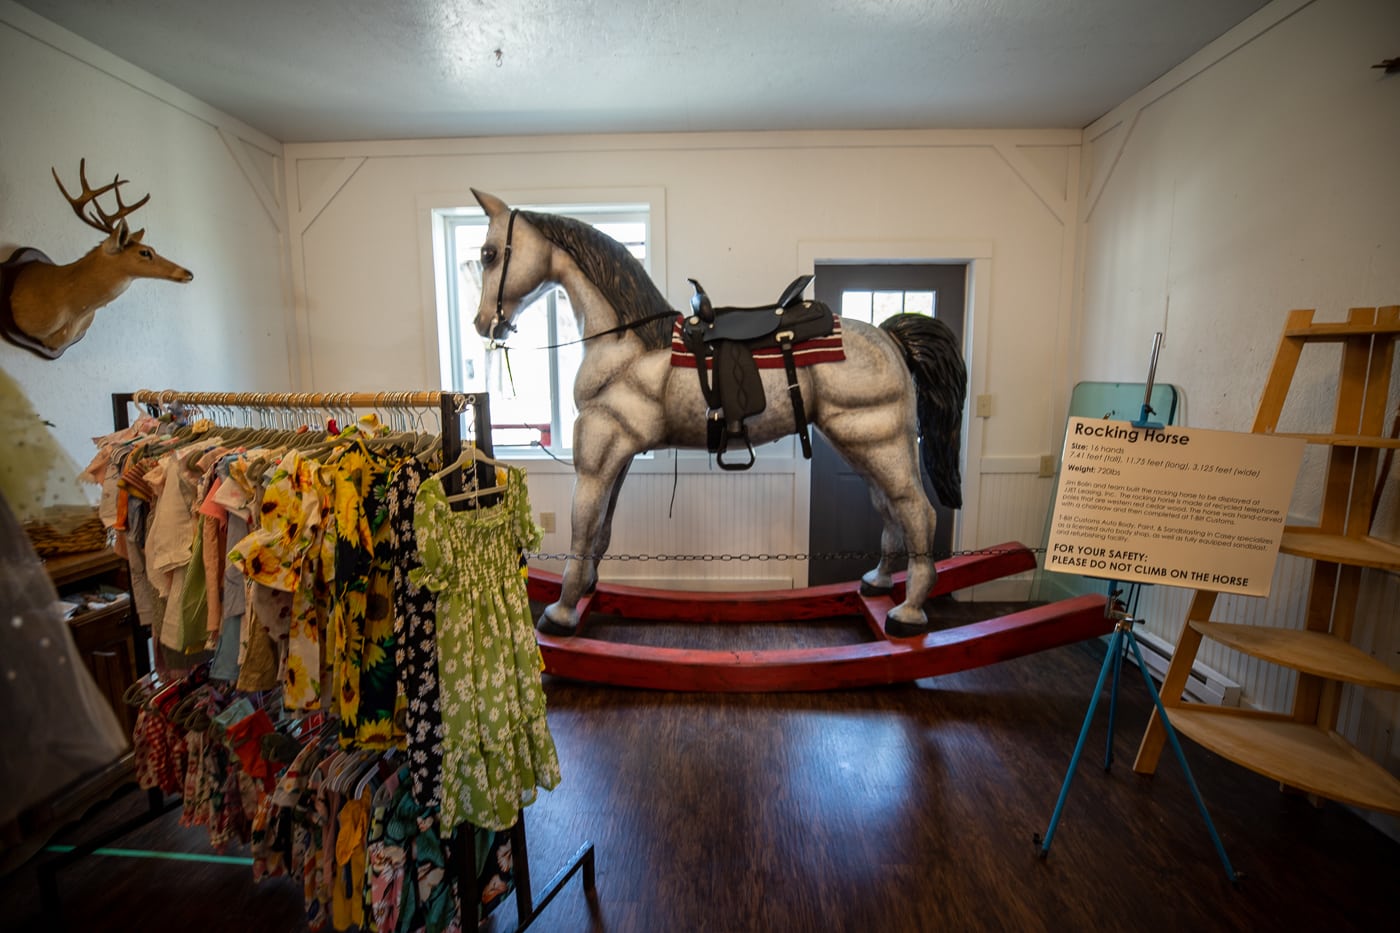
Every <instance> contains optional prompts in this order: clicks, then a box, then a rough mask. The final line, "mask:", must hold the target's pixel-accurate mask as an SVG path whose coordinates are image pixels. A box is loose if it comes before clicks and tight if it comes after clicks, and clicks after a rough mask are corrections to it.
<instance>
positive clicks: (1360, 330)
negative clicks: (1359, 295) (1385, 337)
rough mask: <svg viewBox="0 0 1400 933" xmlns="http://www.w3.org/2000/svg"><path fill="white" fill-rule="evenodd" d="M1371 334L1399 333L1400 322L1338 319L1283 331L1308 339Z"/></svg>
mask: <svg viewBox="0 0 1400 933" xmlns="http://www.w3.org/2000/svg"><path fill="white" fill-rule="evenodd" d="M1372 334H1400V324H1396V323H1392V322H1382V323H1378V324H1376V323H1371V324H1348V323H1345V322H1341V321H1338V322H1337V323H1334V324H1310V325H1309V326H1307V327H1289V328H1285V329H1284V331H1283V336H1284V337H1287V338H1292V339H1294V340H1310V341H1335V340H1346V339H1347V338H1348V337H1369V336H1370V335H1372Z"/></svg>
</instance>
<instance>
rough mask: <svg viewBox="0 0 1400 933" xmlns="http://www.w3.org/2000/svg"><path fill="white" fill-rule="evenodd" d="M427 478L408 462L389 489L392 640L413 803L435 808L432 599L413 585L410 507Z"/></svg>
mask: <svg viewBox="0 0 1400 933" xmlns="http://www.w3.org/2000/svg"><path fill="white" fill-rule="evenodd" d="M430 475H431V473H430V472H429V471H428V468H427V467H425V466H424V465H423V464H422V463H420V462H419V461H418V460H417V459H416V458H412V457H410V458H409V459H408V460H407V461H405V462H404V463H402V464H400V465H399V466H398V467H396V468H395V470H394V475H393V479H392V480H391V481H390V483H389V526H390V533H391V536H392V537H391V542H390V546H391V549H392V553H391V559H392V561H393V567H394V577H393V586H394V639H395V644H396V645H397V648H398V656H397V661H398V664H397V668H398V678H399V692H400V693H402V694H403V695H404V697H405V698H406V699H407V701H408V710H407V717H406V722H405V728H406V731H407V733H408V766H409V770H410V773H411V774H412V777H413V799H414V800H417V801H418V802H419V803H421V804H423V805H424V806H432V807H435V806H438V805H439V804H440V802H441V799H442V795H441V793H440V786H439V778H438V776H439V774H440V773H441V772H442V713H441V712H440V710H439V704H440V698H439V694H438V661H437V642H436V640H435V639H436V632H435V626H436V622H437V596H436V594H434V593H433V591H432V590H430V589H428V588H427V587H424V586H419V585H418V584H417V583H416V582H414V580H413V579H412V574H413V571H415V570H417V569H418V568H419V567H421V566H422V562H421V561H419V559H418V542H417V540H416V539H415V537H414V531H413V503H414V500H415V498H416V497H417V495H418V487H419V486H421V485H422V484H423V480H425V479H426V478H428V476H430Z"/></svg>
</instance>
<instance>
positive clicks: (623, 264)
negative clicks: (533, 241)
mask: <svg viewBox="0 0 1400 933" xmlns="http://www.w3.org/2000/svg"><path fill="white" fill-rule="evenodd" d="M520 216H522V217H524V218H525V219H526V220H528V221H529V222H530V223H531V224H532V225H533V226H534V227H535V229H536V230H538V231H540V233H542V234H544V237H545V239H547V240H549V242H551V243H553V244H554V245H555V246H557V247H559V248H560V249H562V250H563V251H564V252H566V253H568V254H569V255H570V256H572V257H573V260H574V262H576V263H578V265H579V268H580V269H582V270H583V274H584V275H585V276H587V277H588V280H589V281H590V282H592V283H593V284H594V285H595V286H596V287H597V289H598V291H600V292H602V293H603V297H604V298H605V299H607V301H608V304H610V305H612V307H613V310H614V311H615V312H616V313H617V318H618V320H617V323H618V324H624V325H625V324H633V323H635V322H637V321H641V320H643V319H645V318H646V317H648V316H650V315H653V314H661V313H663V312H666V311H671V312H673V313H674V311H675V309H674V308H672V307H671V305H670V302H668V301H667V300H666V297H665V296H664V295H662V294H661V291H660V290H659V289H658V288H657V287H656V285H655V284H654V283H653V282H652V280H651V278H650V277H649V276H648V275H647V272H646V269H644V268H643V267H642V264H641V263H640V262H638V261H637V257H635V256H633V255H632V254H631V253H629V252H628V251H627V248H626V247H625V246H623V245H622V244H621V243H619V242H617V241H616V240H614V239H613V238H612V237H610V236H606V235H605V234H602V233H599V232H598V231H597V230H596V229H594V228H593V227H592V226H591V225H589V224H586V223H584V222H583V221H581V220H575V219H574V218H572V217H561V216H560V215H558V214H541V213H536V212H535V211H521V212H520ZM672 326H673V322H672V321H671V320H669V319H667V318H661V319H659V320H654V321H651V322H649V323H647V324H643V325H640V326H638V327H635V328H633V332H634V333H635V334H636V335H637V336H638V337H640V338H641V340H642V346H644V347H646V348H647V349H648V350H661V349H664V348H666V347H669V346H670V345H671V328H672Z"/></svg>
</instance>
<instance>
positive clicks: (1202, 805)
mask: <svg viewBox="0 0 1400 933" xmlns="http://www.w3.org/2000/svg"><path fill="white" fill-rule="evenodd" d="M1128 646H1129V647H1130V648H1132V649H1133V656H1134V657H1135V658H1136V659H1137V665H1138V670H1139V671H1141V672H1142V679H1143V681H1144V682H1145V683H1146V684H1147V692H1148V693H1149V694H1151V695H1152V702H1153V703H1154V704H1155V705H1156V707H1157V715H1158V716H1159V717H1160V718H1161V720H1162V726H1163V727H1164V728H1165V729H1166V731H1167V740H1168V741H1169V742H1170V743H1171V746H1172V751H1173V752H1175V753H1176V760H1177V761H1179V762H1181V770H1182V772H1183V773H1184V774H1185V775H1186V786H1187V787H1189V788H1191V797H1192V798H1193V799H1194V800H1195V801H1196V809H1198V810H1200V811H1201V819H1203V820H1205V822H1206V830H1207V831H1208V832H1209V833H1210V841H1211V844H1212V845H1213V846H1215V854H1216V855H1218V856H1220V864H1222V865H1224V866H1225V874H1226V875H1228V876H1229V877H1230V881H1231V883H1233V884H1235V885H1238V884H1239V881H1240V875H1239V873H1238V872H1236V871H1235V868H1234V866H1233V865H1231V864H1230V857H1229V856H1228V855H1226V854H1225V844H1224V843H1223V842H1221V840H1220V834H1219V833H1218V832H1216V830H1215V822H1214V821H1213V820H1211V818H1210V813H1209V812H1208V811H1207V810H1206V802H1205V800H1203V799H1202V798H1201V791H1200V789H1199V788H1198V787H1197V786H1196V779H1195V778H1194V777H1193V776H1192V775H1191V766H1190V765H1188V764H1187V763H1186V753H1185V752H1184V751H1182V748H1181V740H1180V739H1179V738H1177V735H1176V729H1175V728H1174V727H1173V726H1172V721H1171V718H1170V717H1168V716H1167V710H1166V708H1165V707H1164V706H1162V698H1161V697H1160V696H1159V695H1158V694H1157V686H1156V685H1155V684H1154V683H1152V677H1151V676H1150V675H1149V674H1148V673H1147V664H1146V663H1145V662H1144V661H1143V659H1142V651H1141V650H1139V649H1138V645H1137V639H1136V638H1134V637H1133V633H1132V630H1131V629H1129V630H1128Z"/></svg>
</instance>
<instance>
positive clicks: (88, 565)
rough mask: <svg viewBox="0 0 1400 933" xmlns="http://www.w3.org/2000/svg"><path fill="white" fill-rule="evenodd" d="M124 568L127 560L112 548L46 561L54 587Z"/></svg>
mask: <svg viewBox="0 0 1400 933" xmlns="http://www.w3.org/2000/svg"><path fill="white" fill-rule="evenodd" d="M124 567H126V560H125V559H123V558H121V557H118V556H117V554H116V552H115V551H113V550H112V549H111V548H101V549H99V550H96V551H84V552H82V553H81V554H64V555H63V556H61V557H50V558H47V559H45V560H44V570H45V571H46V572H47V573H48V575H49V579H50V580H52V581H53V585H54V586H66V585H67V584H69V583H72V582H74V581H75V580H83V579H86V578H87V577H92V576H96V575H97V574H100V573H109V572H111V571H113V570H120V569H122V568H124Z"/></svg>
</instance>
